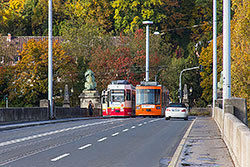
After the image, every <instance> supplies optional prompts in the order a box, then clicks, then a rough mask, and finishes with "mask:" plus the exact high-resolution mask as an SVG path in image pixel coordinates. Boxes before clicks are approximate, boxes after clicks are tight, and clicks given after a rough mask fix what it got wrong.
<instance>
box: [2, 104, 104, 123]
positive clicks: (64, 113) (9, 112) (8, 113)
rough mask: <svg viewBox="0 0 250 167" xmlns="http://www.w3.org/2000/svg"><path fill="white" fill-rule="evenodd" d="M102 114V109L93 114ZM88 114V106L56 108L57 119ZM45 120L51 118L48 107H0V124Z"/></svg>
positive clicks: (95, 110)
mask: <svg viewBox="0 0 250 167" xmlns="http://www.w3.org/2000/svg"><path fill="white" fill-rule="evenodd" d="M101 115H102V114H101V109H94V113H93V116H101ZM88 116H89V113H88V111H87V109H86V108H80V107H75V108H65V107H56V108H55V118H56V119H62V118H77V117H88ZM43 120H49V110H48V108H46V107H27V108H24V107H22V108H0V124H6V123H18V122H29V121H43Z"/></svg>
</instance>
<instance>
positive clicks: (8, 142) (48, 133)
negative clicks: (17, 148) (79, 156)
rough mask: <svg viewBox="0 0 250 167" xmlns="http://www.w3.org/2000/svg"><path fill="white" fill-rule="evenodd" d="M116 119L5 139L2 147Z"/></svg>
mask: <svg viewBox="0 0 250 167" xmlns="http://www.w3.org/2000/svg"><path fill="white" fill-rule="evenodd" d="M114 121H118V120H108V121H102V122H95V123H90V124H85V125H80V126H75V127H70V128H65V129H59V130H55V131H50V132H46V133H41V134H37V135H32V136H27V137H23V138H19V139H13V140H9V141H5V142H2V143H0V147H2V146H6V145H10V144H15V143H19V142H23V141H27V140H32V139H36V138H40V137H45V136H50V135H54V134H57V133H62V132H66V131H70V130H75V129H80V128H85V127H88V126H93V125H100V124H104V123H109V122H114Z"/></svg>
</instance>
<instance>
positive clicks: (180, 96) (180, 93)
mask: <svg viewBox="0 0 250 167" xmlns="http://www.w3.org/2000/svg"><path fill="white" fill-rule="evenodd" d="M195 69H200V70H202V66H201V65H199V66H198V67H192V68H186V69H184V70H182V71H181V73H180V79H179V98H180V99H179V101H180V103H181V99H182V90H181V76H182V73H183V72H184V71H190V70H195Z"/></svg>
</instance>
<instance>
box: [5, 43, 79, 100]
mask: <svg viewBox="0 0 250 167" xmlns="http://www.w3.org/2000/svg"><path fill="white" fill-rule="evenodd" d="M20 56H21V60H20V61H18V63H17V65H16V66H14V76H13V78H12V81H11V82H10V86H9V88H8V89H9V92H10V95H9V97H10V100H14V99H16V100H17V101H18V102H19V103H20V104H31V105H32V104H36V105H37V104H38V103H39V99H42V98H47V91H48V41H47V40H39V41H36V40H29V41H28V42H27V44H24V46H23V50H22V51H21V52H20ZM74 69H75V63H74V60H73V59H72V58H71V57H70V56H68V55H66V54H65V51H63V50H62V48H61V46H60V45H59V44H58V42H54V43H53V71H54V75H53V76H54V81H53V82H54V90H55V92H54V93H56V91H58V87H59V86H60V84H62V83H63V82H66V81H67V82H69V81H72V80H73V79H74V78H75V70H74ZM59 81H60V82H59Z"/></svg>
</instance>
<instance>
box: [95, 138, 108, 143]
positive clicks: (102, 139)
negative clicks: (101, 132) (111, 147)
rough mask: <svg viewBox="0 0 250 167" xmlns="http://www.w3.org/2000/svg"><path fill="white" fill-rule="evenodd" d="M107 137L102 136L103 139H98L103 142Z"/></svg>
mask: <svg viewBox="0 0 250 167" xmlns="http://www.w3.org/2000/svg"><path fill="white" fill-rule="evenodd" d="M106 139H107V137H104V138H101V139H99V140H97V141H98V142H102V141H104V140H106Z"/></svg>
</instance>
